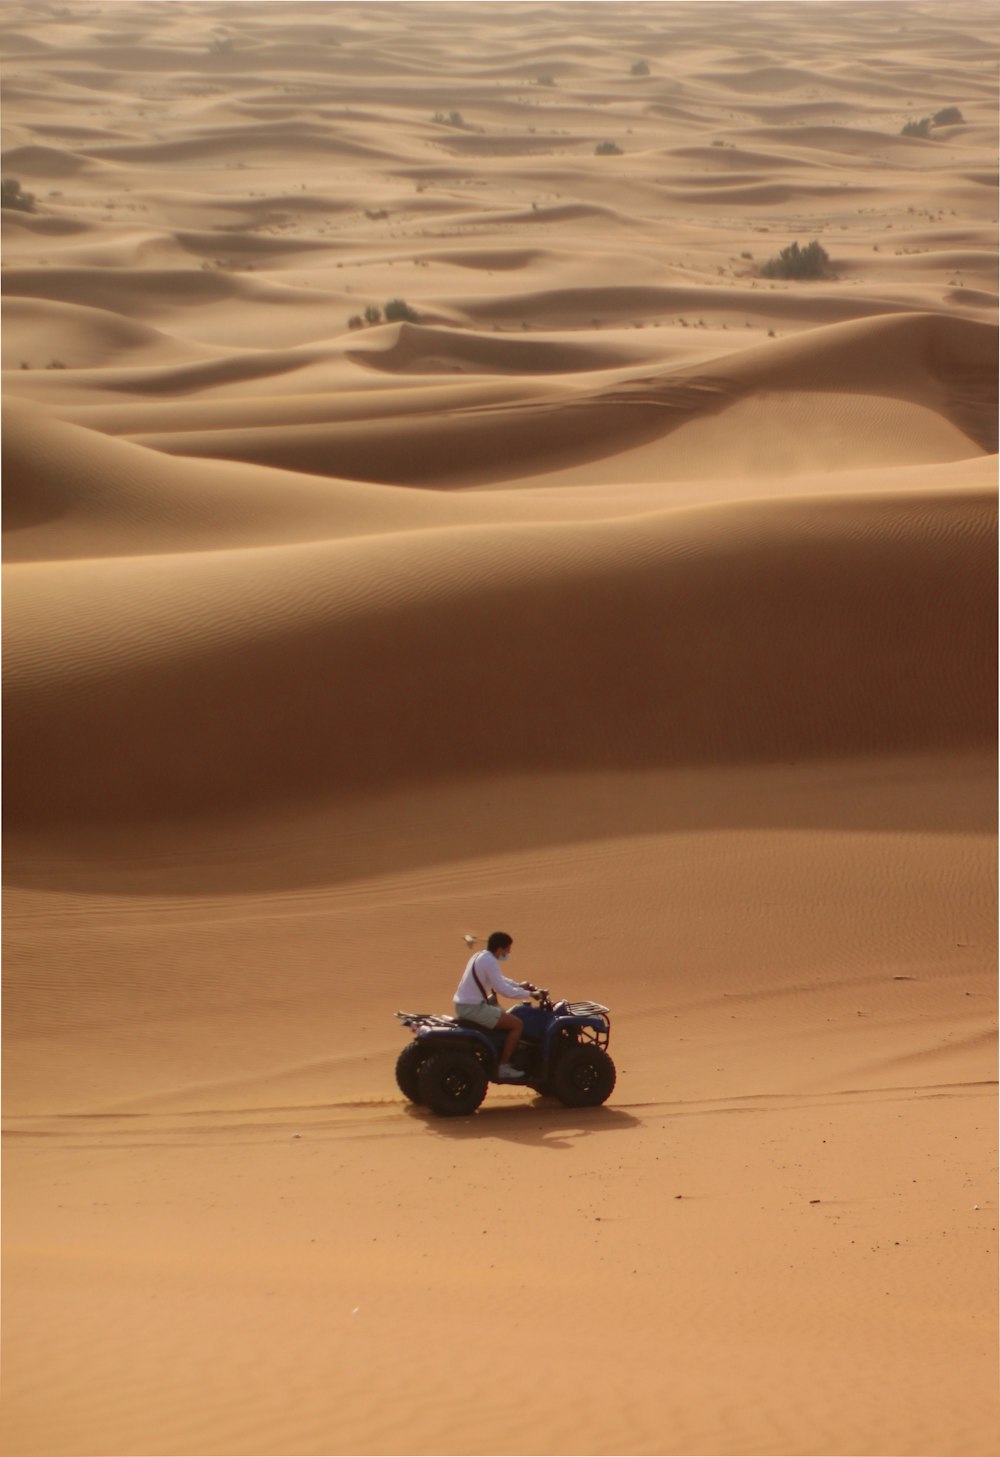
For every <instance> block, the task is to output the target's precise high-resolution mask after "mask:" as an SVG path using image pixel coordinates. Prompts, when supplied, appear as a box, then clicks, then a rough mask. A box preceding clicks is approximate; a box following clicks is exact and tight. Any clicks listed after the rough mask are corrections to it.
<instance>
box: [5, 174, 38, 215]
mask: <svg viewBox="0 0 1000 1457" xmlns="http://www.w3.org/2000/svg"><path fill="white" fill-rule="evenodd" d="M0 207H13V208H16V209H17V211H18V212H34V210H35V197H34V193H31V192H22V191H21V184H20V182H18V180H17V178H16V177H5V178H4V179H3V181H2V182H0Z"/></svg>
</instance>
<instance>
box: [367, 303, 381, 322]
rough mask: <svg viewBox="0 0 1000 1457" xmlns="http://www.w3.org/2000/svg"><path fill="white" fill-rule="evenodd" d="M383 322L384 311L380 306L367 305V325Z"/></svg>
mask: <svg viewBox="0 0 1000 1457" xmlns="http://www.w3.org/2000/svg"><path fill="white" fill-rule="evenodd" d="M381 322H382V310H381V309H380V308H379V306H378V304H366V306H365V323H366V324H380V323H381Z"/></svg>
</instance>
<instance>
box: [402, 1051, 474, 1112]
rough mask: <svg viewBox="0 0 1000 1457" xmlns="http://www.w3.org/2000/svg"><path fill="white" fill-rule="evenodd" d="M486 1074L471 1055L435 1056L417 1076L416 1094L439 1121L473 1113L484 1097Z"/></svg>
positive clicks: (459, 1052) (438, 1053)
mask: <svg viewBox="0 0 1000 1457" xmlns="http://www.w3.org/2000/svg"><path fill="white" fill-rule="evenodd" d="M486 1085H487V1077H486V1070H485V1068H484V1067H483V1065H482V1063H481V1062H480V1061H479V1059H478V1058H477V1057H475V1056H474V1055H473V1054H472V1053H471V1052H463V1051H461V1050H460V1049H457V1050H456V1051H454V1052H436V1053H434V1054H433V1056H431V1057H429V1058H428V1059H427V1061H426V1062H425V1063H424V1064H423V1066H422V1067H421V1068H420V1070H419V1071H418V1073H417V1093H418V1095H419V1098H420V1102H421V1103H426V1105H427V1107H428V1108H429V1109H430V1110H431V1112H432V1113H436V1114H437V1115H438V1117H440V1118H462V1117H466V1116H468V1114H470V1113H475V1111H476V1109H477V1108H478V1107H479V1105H480V1103H481V1102H482V1101H483V1099H484V1098H485V1097H486Z"/></svg>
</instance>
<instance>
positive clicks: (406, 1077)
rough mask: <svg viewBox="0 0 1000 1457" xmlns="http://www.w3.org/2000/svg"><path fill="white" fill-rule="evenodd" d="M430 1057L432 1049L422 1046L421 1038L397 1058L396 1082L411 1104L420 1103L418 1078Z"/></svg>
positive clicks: (415, 1040)
mask: <svg viewBox="0 0 1000 1457" xmlns="http://www.w3.org/2000/svg"><path fill="white" fill-rule="evenodd" d="M430 1056H431V1051H430V1049H429V1048H427V1047H424V1046H422V1045H421V1041H420V1038H414V1040H413V1041H412V1042H411V1043H410V1045H409V1046H408V1047H404V1048H403V1050H402V1052H401V1053H400V1054H399V1056H398V1057H397V1058H396V1082H397V1084H398V1086H399V1091H400V1092H401V1093H404V1094H405V1095H406V1097H407V1098H409V1100H410V1102H411V1103H419V1102H420V1090H419V1088H418V1087H417V1076H418V1074H419V1072H420V1069H421V1068H422V1067H423V1065H424V1063H425V1062H426V1061H427V1059H428V1058H429V1057H430Z"/></svg>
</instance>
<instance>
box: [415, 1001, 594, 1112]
mask: <svg viewBox="0 0 1000 1457" xmlns="http://www.w3.org/2000/svg"><path fill="white" fill-rule="evenodd" d="M528 990H530V991H531V992H532V994H533V995H534V996H535V997H536V999H537V1001H538V1006H537V1007H533V1006H532V1005H531V1003H530V1002H520V1003H519V1004H518V1005H517V1006H516V1007H512V1008H511V1011H512V1012H513V1013H514V1014H515V1015H516V1016H518V1017H520V1018H521V1020H522V1021H523V1023H524V1033H523V1035H522V1037H521V1040H520V1042H519V1043H518V1045H517V1049H516V1051H515V1053H514V1066H515V1067H516V1068H519V1069H520V1070H521V1072H523V1073H524V1077H523V1078H518V1079H517V1081H516V1082H509V1083H505V1086H507V1087H516V1088H534V1090H535V1091H536V1092H538V1093H544V1094H545V1095H546V1096H548V1097H552V1098H557V1099H558V1100H559V1102H560V1103H564V1104H565V1105H566V1107H567V1108H596V1107H598V1106H599V1105H600V1104H601V1103H604V1102H606V1101H607V1099H608V1098H609V1097H610V1096H611V1093H612V1090H613V1089H614V1086H615V1077H616V1073H615V1065H614V1063H613V1062H612V1061H611V1058H610V1057H609V1056H608V1052H607V1047H608V1041H609V1039H610V1036H611V1018H610V1016H609V1013H608V1009H607V1007H602V1006H600V1005H599V1003H597V1002H553V1001H552V998H551V997H550V996H549V994H548V992H547V991H544V990H540V989H538V988H535V987H530V988H528ZM396 1016H397V1017H398V1018H399V1020H400V1022H401V1023H402V1024H403V1026H404V1027H406V1028H408V1029H409V1031H410V1032H411V1033H412V1034H413V1041H412V1042H411V1043H410V1044H409V1046H408V1047H404V1048H403V1051H402V1052H401V1053H400V1054H399V1058H398V1059H397V1062H396V1082H397V1083H398V1084H399V1087H400V1091H401V1092H403V1093H405V1095H406V1097H407V1098H409V1100H410V1102H411V1103H417V1104H419V1105H421V1106H423V1107H426V1108H429V1109H430V1111H431V1112H432V1113H436V1114H437V1115H438V1116H439V1117H441V1118H461V1117H464V1116H467V1115H468V1114H470V1113H475V1111H476V1109H477V1108H478V1107H479V1105H480V1103H481V1102H482V1101H483V1099H484V1098H485V1096H486V1089H487V1086H488V1085H489V1084H490V1083H491V1082H499V1081H500V1079H499V1078H498V1077H497V1069H498V1066H499V1063H500V1053H501V1051H502V1050H503V1044H504V1037H505V1034H504V1033H503V1032H487V1031H486V1030H485V1028H483V1027H480V1026H478V1025H477V1024H476V1023H474V1022H466V1021H464V1020H461V1019H459V1020H456V1019H455V1018H454V1017H444V1016H437V1015H435V1014H434V1013H431V1012H397V1013H396Z"/></svg>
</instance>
